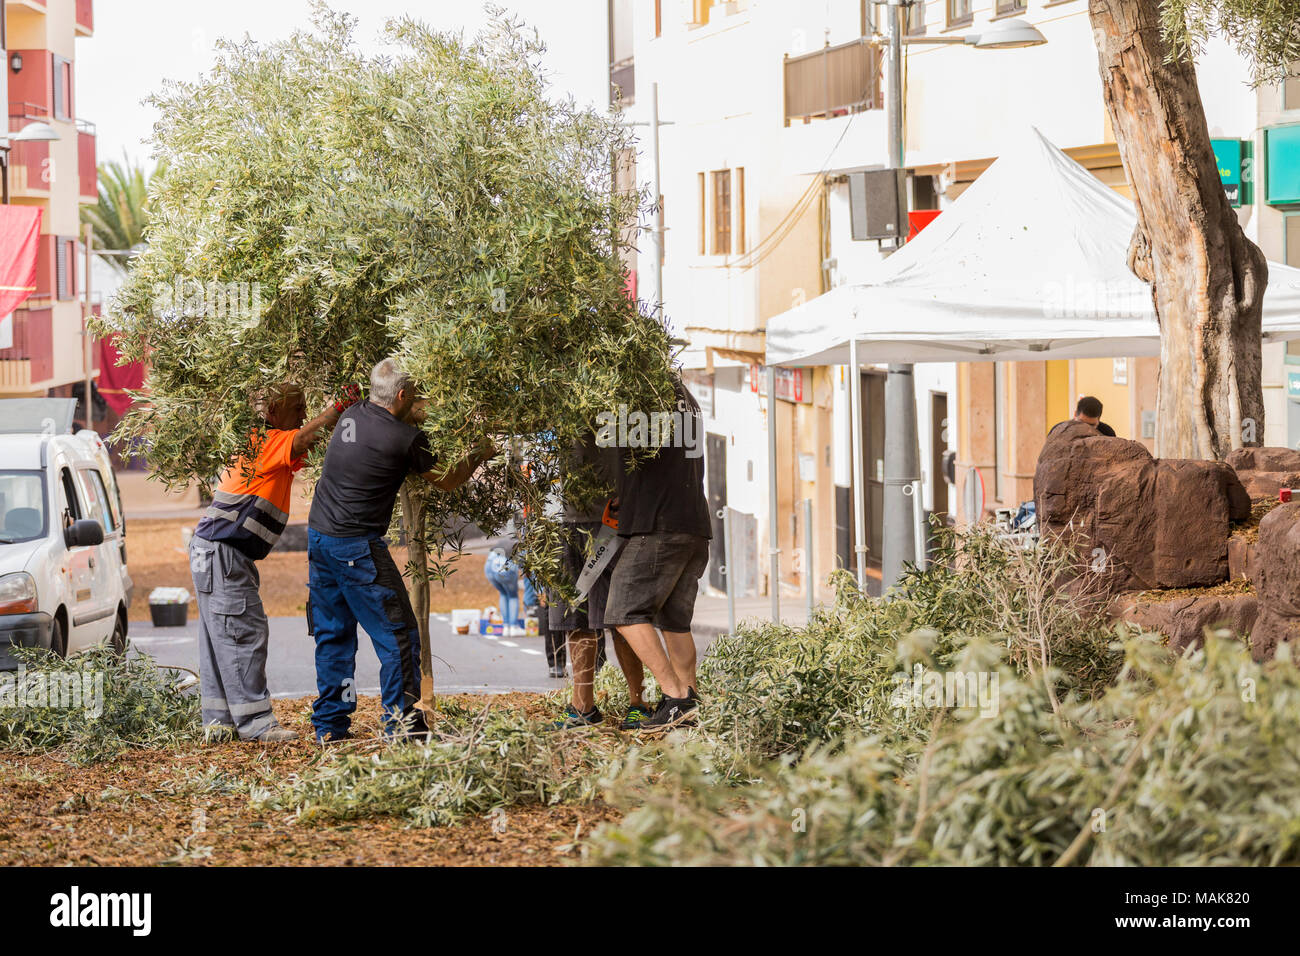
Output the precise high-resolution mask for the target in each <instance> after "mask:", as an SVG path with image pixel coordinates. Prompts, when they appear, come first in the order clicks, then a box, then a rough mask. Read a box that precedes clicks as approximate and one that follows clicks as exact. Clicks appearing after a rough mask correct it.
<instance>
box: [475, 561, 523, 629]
mask: <svg viewBox="0 0 1300 956" xmlns="http://www.w3.org/2000/svg"><path fill="white" fill-rule="evenodd" d="M483 575H484V577H486V578H487V579H488V580H489V581H491V582H492V586H493V587H494V588H496V589H497V593H498V594H499V595H500V597H499V598H498V600H497V606H498V607H499V608H500V609H501V620H502V621H504V622H505V623H506V625H507V626H509V627H518V626H519V568H518V567H516V566H515V563H514V562H513V561H510V562H508V563H507V564H506V565H505V566H504V567H502V568H501V569H500V570H498V571H493V570H492V569H491V568H490V567H488V566H487V565H484V566H483Z"/></svg>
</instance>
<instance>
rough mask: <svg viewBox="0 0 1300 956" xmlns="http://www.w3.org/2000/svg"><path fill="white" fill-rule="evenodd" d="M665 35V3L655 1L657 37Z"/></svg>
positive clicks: (659, 0) (658, 0)
mask: <svg viewBox="0 0 1300 956" xmlns="http://www.w3.org/2000/svg"><path fill="white" fill-rule="evenodd" d="M663 35H664V2H663V0H655V36H657V37H661V36H663Z"/></svg>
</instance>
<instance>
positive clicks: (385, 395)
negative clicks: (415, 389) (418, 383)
mask: <svg viewBox="0 0 1300 956" xmlns="http://www.w3.org/2000/svg"><path fill="white" fill-rule="evenodd" d="M410 384H411V376H409V375H407V374H406V373H405V372H403V371H402V367H401V366H400V365H398V364H397V359H395V358H386V359H384V360H383V361H382V362H380V363H379V364H378V365H376V366H375V367H374V368H373V369H371V371H370V400H371V401H372V402H374V403H375V404H376V405H383V406H384V407H385V408H392V407H393V406H394V405H396V404H397V393H398V392H400V391H401V390H402V389H404V388H407V387H409V386H410Z"/></svg>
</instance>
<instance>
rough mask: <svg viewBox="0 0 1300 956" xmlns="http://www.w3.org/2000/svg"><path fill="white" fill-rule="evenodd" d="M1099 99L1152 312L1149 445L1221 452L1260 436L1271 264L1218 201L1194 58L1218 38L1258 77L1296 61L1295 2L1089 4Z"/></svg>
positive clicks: (1093, 0)
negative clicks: (1154, 352)
mask: <svg viewBox="0 0 1300 956" xmlns="http://www.w3.org/2000/svg"><path fill="white" fill-rule="evenodd" d="M1089 12H1090V16H1091V19H1092V26H1093V32H1094V34H1095V37H1096V41H1097V50H1098V55H1099V58H1100V67H1101V78H1102V84H1103V88H1104V91H1105V97H1106V106H1107V110H1108V112H1109V114H1110V118H1111V122H1112V125H1113V127H1114V130H1115V138H1116V141H1117V142H1118V144H1119V149H1120V154H1121V156H1122V158H1123V161H1124V166H1125V169H1126V170H1127V171H1128V177H1129V180H1130V182H1131V183H1132V186H1133V193H1134V198H1135V200H1136V203H1137V214H1138V225H1137V229H1136V232H1135V233H1134V236H1133V242H1132V244H1131V246H1130V250H1129V262H1130V266H1131V267H1132V269H1133V271H1134V272H1135V273H1136V274H1137V275H1138V276H1140V277H1141V278H1143V279H1145V280H1147V281H1149V282H1151V283H1152V284H1153V290H1154V291H1153V295H1154V301H1155V309H1156V315H1157V317H1158V318H1159V321H1160V339H1161V361H1160V385H1159V398H1158V403H1157V436H1156V445H1157V450H1158V453H1159V454H1161V455H1163V456H1167V457H1178V458H1222V457H1224V456H1225V455H1226V454H1227V453H1228V452H1229V451H1231V450H1232V449H1233V448H1239V447H1241V446H1242V445H1253V444H1259V443H1260V441H1261V440H1262V438H1263V434H1264V397H1263V388H1262V384H1261V380H1260V373H1261V365H1262V356H1261V328H1260V327H1261V317H1262V310H1263V298H1264V289H1265V287H1266V286H1267V284H1268V265H1267V262H1266V260H1265V258H1264V254H1263V253H1262V252H1261V251H1260V250H1259V248H1258V247H1257V246H1256V245H1255V244H1254V243H1253V242H1251V241H1250V240H1249V239H1247V238H1246V236H1245V235H1244V233H1243V232H1242V229H1241V226H1240V224H1239V222H1238V220H1237V215H1236V212H1235V211H1234V210H1233V209H1232V207H1231V205H1230V204H1229V203H1228V200H1227V197H1226V195H1225V193H1224V189H1223V186H1222V182H1221V180H1220V178H1219V173H1218V165H1217V163H1216V162H1215V159H1214V153H1213V150H1212V149H1211V145H1210V133H1209V128H1208V126H1207V123H1206V119H1205V109H1204V106H1203V105H1202V103H1201V95H1200V91H1199V89H1198V88H1197V85H1196V67H1195V62H1194V58H1195V55H1196V53H1197V52H1199V50H1200V49H1201V47H1202V45H1203V44H1204V43H1205V41H1206V40H1207V39H1208V38H1209V37H1210V36H1212V35H1215V34H1222V35H1223V36H1225V37H1226V38H1227V39H1228V40H1229V41H1230V42H1231V43H1232V44H1233V45H1234V46H1235V47H1236V49H1237V50H1238V51H1239V52H1240V53H1241V54H1242V55H1243V56H1244V57H1245V58H1246V59H1247V60H1248V61H1249V62H1250V64H1251V67H1252V70H1253V73H1254V80H1255V82H1257V83H1262V82H1272V81H1276V80H1278V79H1280V78H1281V77H1282V76H1284V75H1285V74H1286V71H1287V69H1288V65H1289V64H1291V63H1292V62H1294V61H1295V60H1296V59H1300V32H1298V31H1297V25H1298V24H1300V0H1269V2H1267V3H1265V2H1260V0H1089Z"/></svg>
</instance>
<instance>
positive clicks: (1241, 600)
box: [1115, 593, 1259, 651]
mask: <svg viewBox="0 0 1300 956" xmlns="http://www.w3.org/2000/svg"><path fill="white" fill-rule="evenodd" d="M1258 613H1259V605H1258V601H1257V599H1256V596H1255V595H1254V594H1250V593H1244V594H1206V595H1204V596H1182V597H1176V598H1166V599H1163V600H1161V599H1160V596H1159V595H1158V594H1157V595H1146V596H1142V595H1139V596H1137V597H1132V598H1127V599H1125V600H1123V601H1121V602H1119V604H1118V607H1117V608H1116V612H1115V616H1116V617H1118V618H1119V619H1120V620H1122V621H1128V622H1129V623H1130V624H1137V625H1138V626H1140V627H1141V628H1142V629H1143V630H1147V631H1158V632H1159V633H1161V634H1164V635H1165V636H1166V637H1167V638H1169V645H1170V646H1171V647H1173V648H1175V649H1177V650H1180V651H1181V650H1182V649H1183V648H1185V647H1187V646H1188V645H1199V644H1201V643H1202V641H1203V640H1204V639H1205V632H1206V630H1207V629H1209V630H1217V629H1218V628H1224V627H1226V628H1228V629H1229V630H1231V631H1232V632H1233V633H1234V634H1241V635H1245V634H1249V633H1251V629H1252V628H1253V627H1254V626H1255V620H1256V617H1257V615H1258Z"/></svg>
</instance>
